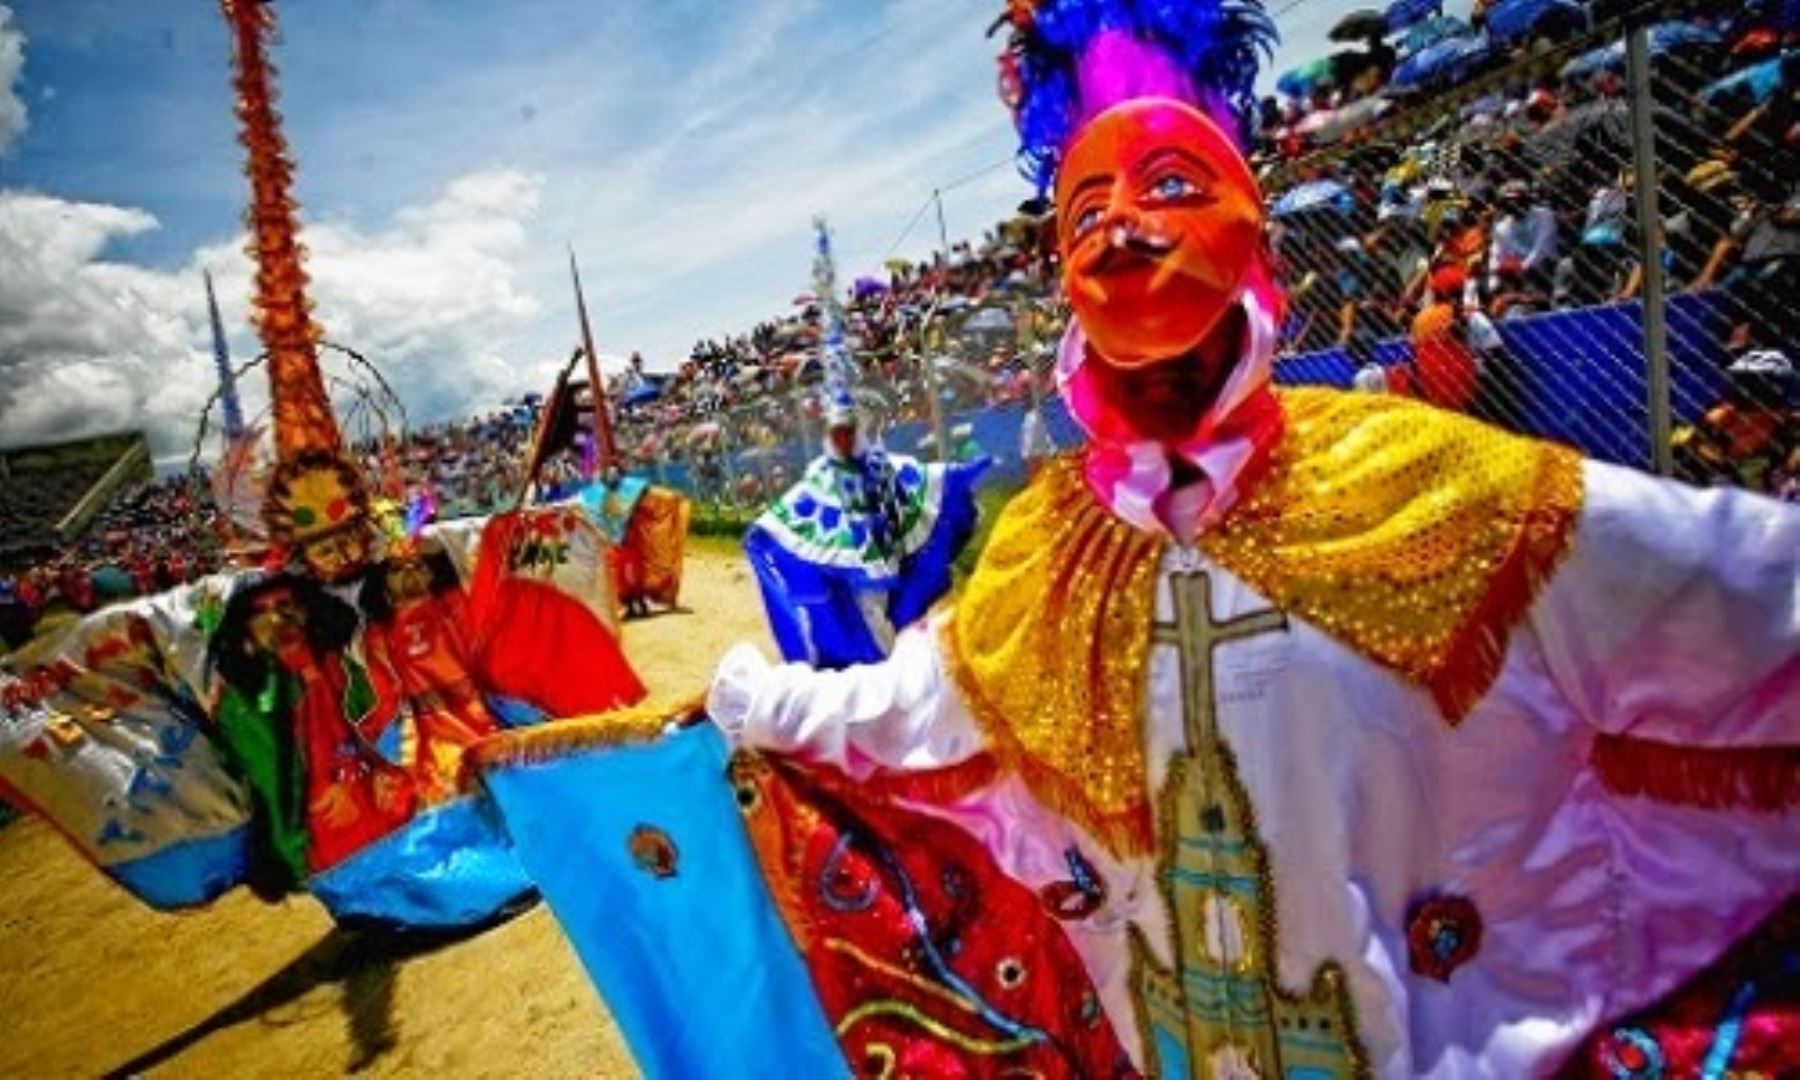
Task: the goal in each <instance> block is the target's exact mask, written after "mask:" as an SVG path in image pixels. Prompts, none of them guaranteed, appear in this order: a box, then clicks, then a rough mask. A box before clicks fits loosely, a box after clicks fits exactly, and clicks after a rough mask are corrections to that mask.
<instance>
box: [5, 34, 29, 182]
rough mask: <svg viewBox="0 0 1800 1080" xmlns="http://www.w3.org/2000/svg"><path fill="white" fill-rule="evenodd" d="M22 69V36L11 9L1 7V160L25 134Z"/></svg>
mask: <svg viewBox="0 0 1800 1080" xmlns="http://www.w3.org/2000/svg"><path fill="white" fill-rule="evenodd" d="M24 70H25V35H24V34H23V33H21V32H20V30H19V27H18V24H16V23H14V22H13V13H12V9H11V8H9V7H7V6H6V5H5V4H0V157H4V156H5V155H6V151H7V149H8V148H10V147H11V146H12V144H13V143H15V142H17V141H18V140H19V136H21V135H23V134H25V128H26V126H27V125H28V123H29V121H28V119H27V117H26V114H25V102H24V100H23V99H21V98H20V97H19V91H18V88H17V85H16V84H17V83H18V81H19V76H20V74H21V73H22V72H23V71H24Z"/></svg>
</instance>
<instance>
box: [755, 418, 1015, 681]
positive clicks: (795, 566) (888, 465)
mask: <svg viewBox="0 0 1800 1080" xmlns="http://www.w3.org/2000/svg"><path fill="white" fill-rule="evenodd" d="M987 466H988V462H987V461H986V460H982V461H977V462H971V463H967V464H954V463H953V464H925V463H923V462H920V461H918V460H916V459H914V458H911V457H906V456H904V455H891V456H890V455H889V454H887V453H886V452H884V451H883V450H881V449H880V448H879V447H872V448H868V447H864V446H862V445H859V446H858V447H857V449H856V450H855V452H853V453H852V454H851V455H849V456H848V457H845V456H840V455H837V454H835V453H832V452H831V451H829V450H827V452H826V453H825V454H823V455H821V456H819V457H817V458H814V459H813V461H812V462H811V463H810V464H809V465H808V466H807V467H806V472H805V473H804V474H802V476H801V477H800V481H799V483H797V484H795V485H794V486H793V487H791V488H789V489H788V490H787V491H786V492H785V493H784V494H783V495H782V496H781V497H780V498H779V499H777V500H776V501H775V503H774V505H772V506H770V507H769V509H768V510H766V511H764V512H763V514H762V516H761V517H759V518H757V519H756V522H755V523H754V524H753V525H751V527H750V530H749V532H748V533H747V534H746V535H745V537H744V553H745V554H746V555H747V556H748V557H749V559H750V565H751V567H752V568H753V569H754V570H755V571H756V580H757V584H758V585H759V586H760V587H761V588H762V594H763V606H764V608H765V610H766V611H767V612H768V616H769V627H770V629H771V630H772V631H773V633H774V635H775V642H776V644H777V645H778V646H779V647H780V649H781V655H782V657H783V658H784V659H786V660H793V661H804V662H805V663H808V664H810V665H812V666H814V667H822V668H841V667H847V666H849V665H851V664H862V663H869V662H872V661H875V660H880V659H882V658H883V657H885V656H886V655H887V654H888V651H889V649H890V648H891V647H892V645H893V640H894V634H895V632H896V631H897V630H900V629H904V628H905V627H907V626H909V625H911V624H912V623H914V622H917V621H918V620H919V619H921V618H923V617H924V615H925V613H926V612H927V611H929V610H930V608H931V605H932V604H934V603H936V602H937V600H938V599H939V598H941V597H943V596H944V595H945V594H946V593H948V592H949V591H950V583H951V573H952V566H953V564H954V563H955V561H956V557H957V555H958V554H959V553H961V551H962V549H963V546H964V545H965V544H967V543H968V542H969V538H970V537H971V536H973V535H974V532H975V522H976V516H977V515H976V509H975V491H974V489H975V482H976V481H977V480H978V479H979V478H980V476H981V474H982V472H984V471H985V470H986V469H987Z"/></svg>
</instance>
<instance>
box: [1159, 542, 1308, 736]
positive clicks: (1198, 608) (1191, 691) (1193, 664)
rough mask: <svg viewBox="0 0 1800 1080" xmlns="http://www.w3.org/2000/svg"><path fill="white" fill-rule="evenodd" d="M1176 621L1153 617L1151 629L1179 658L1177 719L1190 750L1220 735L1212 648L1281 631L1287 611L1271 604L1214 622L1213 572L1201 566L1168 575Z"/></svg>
mask: <svg viewBox="0 0 1800 1080" xmlns="http://www.w3.org/2000/svg"><path fill="white" fill-rule="evenodd" d="M1169 596H1170V598H1171V599H1172V600H1173V601H1174V604H1175V621H1174V622H1158V623H1156V624H1155V625H1154V627H1153V628H1152V630H1151V634H1150V640H1151V643H1152V644H1154V645H1173V646H1174V647H1175V655H1176V656H1177V657H1178V658H1179V659H1180V663H1181V722H1182V727H1183V730H1184V732H1185V734H1186V736H1187V745H1188V748H1189V749H1190V750H1192V749H1194V748H1196V747H1200V746H1203V745H1205V744H1206V743H1208V742H1211V741H1213V740H1215V739H1217V738H1218V737H1219V732H1218V704H1217V699H1216V698H1215V697H1214V687H1213V682H1214V679H1213V651H1214V650H1215V649H1216V648H1217V647H1218V646H1220V645H1222V644H1224V643H1225V642H1227V641H1236V640H1238V639H1240V638H1249V637H1256V636H1258V635H1261V634H1273V633H1280V632H1282V631H1285V630H1286V629H1287V616H1286V615H1284V614H1283V613H1282V612H1280V611H1279V610H1277V609H1275V608H1266V609H1264V610H1262V611H1257V612H1252V613H1250V614H1248V615H1239V616H1236V617H1235V618H1230V619H1226V620H1224V621H1223V622H1215V621H1213V617H1212V576H1211V575H1210V574H1207V573H1206V572H1205V571H1196V572H1193V573H1175V574H1171V575H1169Z"/></svg>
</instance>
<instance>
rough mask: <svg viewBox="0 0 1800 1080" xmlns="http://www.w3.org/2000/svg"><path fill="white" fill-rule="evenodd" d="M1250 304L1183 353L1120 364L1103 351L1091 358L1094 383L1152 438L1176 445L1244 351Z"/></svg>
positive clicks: (1191, 428)
mask: <svg viewBox="0 0 1800 1080" xmlns="http://www.w3.org/2000/svg"><path fill="white" fill-rule="evenodd" d="M1248 330H1249V322H1248V320H1247V319H1246V317H1245V314H1244V309H1243V308H1242V307H1241V306H1238V305H1234V306H1232V307H1231V308H1230V309H1228V310H1227V311H1226V313H1225V314H1224V316H1223V317H1221V318H1220V319H1219V322H1218V324H1217V325H1216V326H1214V327H1213V328H1212V330H1211V331H1210V332H1209V333H1208V334H1207V335H1206V337H1205V338H1203V339H1201V341H1200V344H1199V345H1197V346H1195V347H1194V348H1193V349H1190V350H1189V351H1187V352H1185V353H1182V354H1180V355H1178V356H1171V357H1167V358H1165V359H1159V360H1151V361H1145V362H1140V363H1137V364H1133V365H1132V366H1130V367H1119V366H1117V365H1115V364H1113V363H1111V362H1109V361H1108V360H1107V359H1106V356H1105V355H1104V354H1102V353H1100V352H1098V351H1093V352H1091V353H1090V355H1089V357H1088V364H1089V366H1090V368H1091V370H1092V373H1093V374H1092V377H1093V380H1094V382H1093V385H1094V388H1095V390H1096V391H1098V393H1099V395H1100V398H1101V400H1102V401H1103V402H1104V403H1105V404H1106V407H1107V408H1108V409H1110V410H1111V411H1112V412H1113V413H1114V414H1115V415H1117V416H1121V417H1123V418H1124V419H1125V421H1126V423H1128V424H1130V425H1131V427H1132V428H1133V429H1134V430H1135V431H1137V432H1138V434H1139V435H1141V436H1143V437H1144V438H1146V439H1151V440H1154V441H1156V442H1160V443H1167V444H1176V443H1181V442H1184V441H1186V440H1187V439H1188V438H1190V437H1191V436H1192V435H1193V434H1194V432H1195V431H1197V430H1198V429H1199V427H1200V421H1201V420H1202V418H1204V417H1205V416H1206V412H1207V410H1208V409H1210V408H1211V407H1212V404H1213V402H1214V401H1216V400H1218V397H1219V392H1220V391H1221V390H1223V389H1224V387H1225V381H1226V380H1227V379H1229V378H1230V377H1231V372H1232V369H1233V368H1235V367H1236V366H1237V362H1238V360H1239V358H1240V357H1242V356H1243V355H1244V337H1245V334H1246V333H1248Z"/></svg>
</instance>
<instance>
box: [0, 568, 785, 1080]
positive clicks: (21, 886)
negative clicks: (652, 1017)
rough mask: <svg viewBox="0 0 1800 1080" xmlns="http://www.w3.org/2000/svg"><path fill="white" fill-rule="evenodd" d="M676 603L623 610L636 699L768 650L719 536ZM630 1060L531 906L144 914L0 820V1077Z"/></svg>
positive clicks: (608, 1066) (251, 908)
mask: <svg viewBox="0 0 1800 1080" xmlns="http://www.w3.org/2000/svg"><path fill="white" fill-rule="evenodd" d="M682 592H683V601H684V603H685V604H686V605H687V606H688V607H689V608H690V609H691V610H688V611H681V612H673V613H669V614H662V615H657V616H654V617H652V618H649V619H645V620H639V621H635V622H631V623H628V624H627V626H626V631H625V642H626V649H627V651H628V652H629V653H630V656H631V659H632V662H633V663H634V664H635V665H636V666H637V669H638V671H639V672H640V673H641V674H642V675H643V676H644V680H645V682H647V683H648V684H649V685H650V687H651V692H652V695H653V696H655V697H662V696H663V695H665V694H667V695H674V694H677V693H681V692H684V691H687V690H695V689H699V688H701V687H703V686H704V685H705V683H706V680H707V678H708V676H709V674H710V672H711V670H712V666H713V664H714V663H715V661H716V660H717V659H718V657H719V656H720V655H721V654H722V653H723V652H724V651H725V649H726V648H727V647H728V646H730V645H731V644H733V643H734V642H737V641H742V640H753V641H757V642H760V643H762V645H763V647H764V648H765V650H767V651H769V652H770V653H771V654H772V653H773V646H772V645H771V644H770V643H769V639H768V634H767V631H766V629H765V628H764V625H763V621H762V611H761V606H760V604H759V602H758V599H757V595H756V585H755V582H754V580H752V578H751V577H750V573H749V570H748V568H747V567H745V566H744V564H743V562H742V560H741V559H739V558H738V557H737V556H736V553H735V549H734V548H733V547H732V546H731V545H729V544H726V543H723V542H720V541H716V540H698V541H695V542H693V543H692V544H691V545H690V548H689V557H688V564H687V577H686V580H685V581H684V583H683V586H682ZM346 1072H357V1073H361V1074H365V1075H369V1076H393V1075H407V1076H418V1075H428V1076H433V1077H438V1076H443V1077H464V1076H468V1077H477V1076H496V1077H499V1076H554V1077H565V1076H601V1077H629V1076H635V1075H636V1074H637V1072H636V1069H635V1067H634V1066H633V1065H632V1062H631V1058H630V1055H629V1054H628V1053H627V1051H626V1049H625V1046H624V1043H623V1041H622V1040H621V1039H620V1037H619V1034H618V1031H617V1030H616V1029H615V1028H614V1027H613V1024H612V1021H611V1019H610V1018H609V1017H608V1016H607V1013H606V1010H605V1008H604V1007H603V1006H602V1005H601V1003H600V1000H599V998H598V997H597V996H596V994H595V992H594V989H593V986H592V984H591V983H589V982H588V980H587V977H586V976H585V975H584V974H583V973H582V971H581V968H580V965H579V964H578V962H577V961H576V959H575V954H574V953H573V952H572V951H570V949H569V947H568V945H567V943H566V942H565V941H564V940H563V937H562V934H561V932H560V931H559V930H558V929H557V925H556V921H555V920H554V919H553V918H551V916H550V914H549V912H548V911H546V910H544V909H543V908H542V907H538V908H536V909H534V910H532V911H529V912H527V913H525V914H524V915H522V916H520V917H518V918H516V919H513V920H512V921H511V922H508V923H506V924H504V925H501V926H498V927H495V928H493V929H490V930H488V931H486V932H484V933H480V934H477V935H474V936H472V937H467V938H464V939H462V940H458V941H442V940H439V941H421V942H395V941H393V940H391V939H382V938H370V937H368V936H363V935H356V934H351V933H346V932H341V931H336V930H334V928H333V926H332V923H331V920H330V919H329V918H327V917H326V915H325V913H324V911H323V910H322V909H321V908H320V907H319V906H318V905H317V904H315V903H313V902H312V901H311V900H308V899H305V898H296V899H293V900H290V901H288V902H286V903H284V904H283V905H281V906H279V907H269V906H266V905H264V904H261V903H259V902H258V901H256V900H255V899H254V898H252V897H251V896H250V895H249V894H248V893H246V892H245V891H244V890H241V889H240V890H237V891H236V892H234V893H232V894H231V895H228V896H226V897H225V898H223V899H222V900H220V901H219V902H218V903H216V904H214V905H213V906H212V907H210V908H208V909H206V910H204V911H196V912H191V913H185V914H179V915H171V914H158V913H156V912H153V911H150V910H148V909H147V908H144V907H143V906H142V905H140V904H138V903H137V902H136V901H134V900H132V899H131V898H130V897H129V896H127V895H126V894H125V893H124V892H123V891H122V890H120V889H118V888H116V887H114V886H113V885H111V884H110V883H108V882H107V881H106V879H104V878H103V877H102V876H101V875H100V874H98V873H96V872H95V871H94V870H93V869H92V868H91V867H89V866H88V865H87V864H86V863H85V862H83V861H82V860H81V859H80V858H78V857H77V856H76V855H75V854H74V852H73V851H72V850H71V849H69V848H68V847H67V846H66V845H65V844H64V843H63V842H62V841H61V840H60V839H59V838H58V837H57V836H56V835H55V834H53V833H52V832H51V831H50V830H49V829H48V828H46V827H44V826H43V825H41V824H39V823H37V822H35V821H23V822H19V823H16V824H14V825H11V826H9V827H7V828H5V829H0V1077H33V1078H35V1077H60V1076H99V1075H104V1074H115V1075H148V1076H194V1077H248V1076H333V1075H338V1074H341V1073H346Z"/></svg>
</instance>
